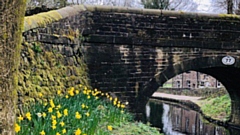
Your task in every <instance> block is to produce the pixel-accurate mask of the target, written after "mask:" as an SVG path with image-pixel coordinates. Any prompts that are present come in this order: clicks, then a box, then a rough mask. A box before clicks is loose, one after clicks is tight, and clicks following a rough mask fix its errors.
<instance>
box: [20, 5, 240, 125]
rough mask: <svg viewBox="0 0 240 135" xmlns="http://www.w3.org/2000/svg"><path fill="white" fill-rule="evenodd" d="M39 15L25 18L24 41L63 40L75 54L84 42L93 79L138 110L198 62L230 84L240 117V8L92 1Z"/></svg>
mask: <svg viewBox="0 0 240 135" xmlns="http://www.w3.org/2000/svg"><path fill="white" fill-rule="evenodd" d="M36 16H38V15H35V16H34V17H31V16H30V17H26V18H25V32H24V33H23V36H24V41H28V42H30V41H38V42H41V43H43V44H44V45H45V46H44V47H45V48H46V50H48V51H51V49H52V47H51V46H53V45H62V46H63V48H65V51H68V54H72V53H76V48H80V49H81V53H80V55H79V57H84V58H85V60H86V63H87V66H88V74H89V77H90V80H91V86H92V87H94V88H98V89H100V90H102V91H105V92H111V93H114V95H116V96H117V97H119V98H121V99H122V100H126V101H129V103H130V107H131V109H132V110H134V111H136V112H143V110H144V108H145V104H146V103H147V101H148V99H149V97H151V95H152V94H153V93H154V92H155V91H156V90H157V89H158V87H159V86H161V85H162V84H163V83H165V82H166V81H167V80H169V79H171V78H172V77H174V76H176V75H178V74H181V73H183V72H186V71H189V70H194V71H198V72H202V73H206V74H209V75H211V76H213V77H215V78H216V79H218V80H219V81H220V82H221V83H222V84H223V85H224V86H225V87H226V89H227V90H228V92H229V94H230V97H231V100H232V114H231V122H232V123H233V124H236V125H240V79H239V78H240V58H239V56H240V51H239V50H240V45H239V43H240V17H239V16H237V15H225V14H203V13H186V12H179V11H162V10H151V9H134V8H122V7H109V6H89V5H77V6H72V7H66V8H63V9H59V10H56V11H50V12H48V13H46V15H44V16H43V17H41V15H39V16H38V17H37V18H38V19H36ZM34 18H35V20H34ZM67 46H68V47H71V48H73V49H69V48H67ZM68 49H69V50H68ZM60 51H61V49H60ZM226 56H228V58H231V59H224V60H226V61H225V62H222V60H223V58H224V57H226ZM227 60H231V61H234V60H235V61H234V62H233V63H231V62H228V61H227Z"/></svg>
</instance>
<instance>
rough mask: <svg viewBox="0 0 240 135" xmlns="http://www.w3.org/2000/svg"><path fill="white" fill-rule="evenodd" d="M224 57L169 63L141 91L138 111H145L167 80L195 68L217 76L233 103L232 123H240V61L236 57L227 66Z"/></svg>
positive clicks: (138, 99) (138, 98)
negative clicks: (223, 61)
mask: <svg viewBox="0 0 240 135" xmlns="http://www.w3.org/2000/svg"><path fill="white" fill-rule="evenodd" d="M223 57H224V56H215V57H199V58H196V59H191V60H186V61H183V62H179V63H177V64H174V65H169V66H168V67H167V68H166V69H165V70H163V71H162V72H160V73H158V74H156V75H155V76H154V77H153V78H152V79H151V80H150V81H149V82H148V83H147V84H146V85H145V86H144V88H143V89H142V91H141V92H140V93H139V95H138V97H137V102H136V105H137V106H136V109H137V111H139V112H140V111H143V107H145V105H146V103H147V102H148V99H149V97H151V95H152V94H153V93H154V92H155V91H156V90H157V89H158V88H159V87H160V86H161V85H163V84H164V83H165V82H166V81H167V80H169V79H171V78H172V77H174V76H176V75H178V74H181V73H183V72H186V71H189V70H194V71H199V72H202V73H206V74H208V75H211V76H213V77H215V78H216V79H217V80H219V81H220V82H221V83H222V84H223V85H224V86H225V87H226V89H227V91H228V93H229V95H230V97H231V103H232V112H231V123H233V124H238V125H240V62H239V59H237V58H236V57H235V60H236V61H235V63H234V64H233V65H228V66H227V65H224V64H223V63H222V58H223Z"/></svg>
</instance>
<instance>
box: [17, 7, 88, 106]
mask: <svg viewBox="0 0 240 135" xmlns="http://www.w3.org/2000/svg"><path fill="white" fill-rule="evenodd" d="M60 11H61V10H60ZM60 13H61V12H60ZM65 13H66V12H65ZM77 13H79V14H77V15H75V14H76V13H75V12H73V13H72V14H73V15H69V16H68V17H67V18H62V19H60V20H58V21H53V22H51V23H49V24H47V23H46V24H44V25H45V26H44V27H36V28H33V29H29V30H27V31H25V32H24V33H23V41H22V49H21V58H20V66H19V75H18V76H19V78H18V85H19V87H18V95H19V107H20V108H22V107H21V106H22V104H26V105H28V104H29V103H30V102H32V101H34V100H37V99H40V98H42V95H41V94H43V97H45V98H46V97H51V96H54V95H56V93H57V90H65V89H66V88H69V87H78V86H79V84H82V85H85V86H87V87H88V88H91V87H90V82H89V76H88V68H87V65H86V63H85V58H84V48H83V47H82V43H81V42H82V39H81V38H82V37H81V31H82V30H83V29H84V28H85V27H86V25H85V24H87V22H86V18H85V14H84V13H82V14H81V13H80V12H77ZM61 15H62V14H61ZM32 17H33V18H34V19H39V18H38V17H36V15H33V16H32ZM34 19H33V20H31V21H32V22H34V21H35V20H34ZM25 23H26V20H25ZM38 24H39V23H38ZM25 26H26V25H25ZM31 27H32V26H31ZM25 29H26V28H25ZM40 93H41V94H40Z"/></svg>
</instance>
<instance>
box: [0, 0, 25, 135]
mask: <svg viewBox="0 0 240 135" xmlns="http://www.w3.org/2000/svg"><path fill="white" fill-rule="evenodd" d="M0 5H1V6H0V134H1V135H14V134H15V131H14V123H15V109H16V101H17V100H16V99H17V88H16V87H17V68H18V64H19V57H20V47H21V37H22V28H23V20H24V14H25V6H26V0H0Z"/></svg>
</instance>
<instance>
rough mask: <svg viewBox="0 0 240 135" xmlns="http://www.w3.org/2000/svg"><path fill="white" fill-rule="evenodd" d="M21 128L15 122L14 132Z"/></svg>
mask: <svg viewBox="0 0 240 135" xmlns="http://www.w3.org/2000/svg"><path fill="white" fill-rule="evenodd" d="M20 130H21V127H20V126H19V125H18V124H17V123H16V124H15V132H16V133H18V132H19V131H20Z"/></svg>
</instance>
